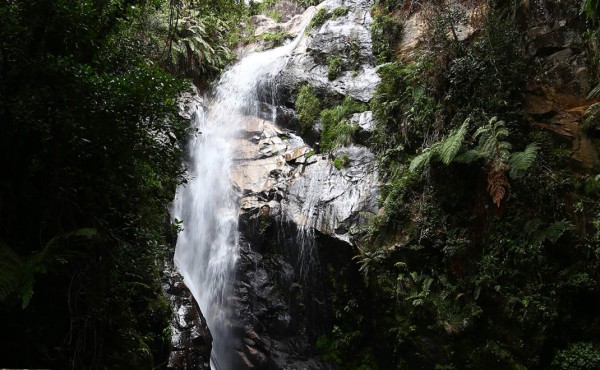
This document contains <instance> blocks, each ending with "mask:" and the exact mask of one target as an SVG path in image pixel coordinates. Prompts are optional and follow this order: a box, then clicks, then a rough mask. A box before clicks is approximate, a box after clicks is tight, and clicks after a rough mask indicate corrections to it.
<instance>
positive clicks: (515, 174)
mask: <svg viewBox="0 0 600 370" xmlns="http://www.w3.org/2000/svg"><path fill="white" fill-rule="evenodd" d="M539 149H540V146H539V144H537V143H531V144H529V145H527V147H526V148H525V150H524V151H522V152H516V153H512V154H511V155H510V159H509V161H508V163H509V166H510V170H509V176H510V177H511V178H513V179H516V178H519V177H520V176H521V174H522V173H523V172H524V171H526V170H527V169H528V168H529V167H531V165H532V164H533V161H535V158H536V156H537V152H538V150H539Z"/></svg>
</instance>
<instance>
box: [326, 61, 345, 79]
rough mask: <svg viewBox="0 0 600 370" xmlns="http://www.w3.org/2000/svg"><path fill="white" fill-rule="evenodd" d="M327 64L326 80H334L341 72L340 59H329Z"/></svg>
mask: <svg viewBox="0 0 600 370" xmlns="http://www.w3.org/2000/svg"><path fill="white" fill-rule="evenodd" d="M327 64H328V68H327V78H328V79H329V81H332V80H335V79H336V78H338V76H339V75H340V73H341V72H342V58H340V57H330V58H329V60H328V61H327Z"/></svg>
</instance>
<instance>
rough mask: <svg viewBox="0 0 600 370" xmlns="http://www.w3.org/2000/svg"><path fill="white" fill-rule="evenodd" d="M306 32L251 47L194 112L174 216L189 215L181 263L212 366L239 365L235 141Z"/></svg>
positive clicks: (179, 242) (179, 247) (179, 251)
mask: <svg viewBox="0 0 600 370" xmlns="http://www.w3.org/2000/svg"><path fill="white" fill-rule="evenodd" d="M303 28H304V27H302V29H303ZM303 34H304V32H303V31H301V32H300V33H299V35H298V37H296V39H295V40H294V41H293V42H291V43H289V44H287V45H284V46H281V47H279V48H276V49H272V50H269V51H266V52H262V53H255V54H251V55H249V56H247V57H245V58H243V59H242V60H241V61H239V62H238V63H236V64H235V65H233V66H232V67H231V68H229V69H228V70H227V71H226V72H225V73H224V74H223V75H222V77H221V79H220V80H219V81H218V83H217V84H216V85H215V86H214V88H213V93H212V94H211V96H209V97H207V98H206V99H205V100H206V101H209V102H210V103H209V105H208V106H207V107H205V108H199V109H198V110H197V112H196V113H195V115H194V116H195V119H194V122H193V125H194V128H195V129H196V130H197V133H196V134H195V135H193V136H192V137H191V139H190V142H189V148H188V149H189V163H187V166H188V177H189V181H188V182H187V183H186V184H185V185H182V186H180V187H179V189H178V190H177V195H176V198H175V201H174V204H173V217H174V218H175V219H178V220H182V221H183V223H182V225H183V230H182V231H181V232H180V234H179V236H178V239H177V246H176V249H175V265H176V266H177V267H178V269H179V271H180V272H181V274H182V275H183V277H184V280H185V284H186V285H187V286H188V287H189V288H190V290H191V292H192V294H193V296H194V298H195V299H196V301H197V302H198V304H199V306H200V309H201V310H202V313H203V314H204V316H205V317H206V321H207V323H208V327H209V329H210V331H211V333H212V336H213V350H212V354H211V368H212V369H221V370H227V369H231V368H232V367H233V365H232V364H231V363H230V360H231V358H232V357H233V356H232V355H231V352H230V351H232V348H231V347H232V344H233V343H234V341H235V339H236V338H234V333H232V332H231V328H230V325H229V324H230V321H231V319H232V318H233V317H234V316H232V315H234V313H233V312H230V310H228V308H229V307H230V305H229V304H228V299H229V298H230V295H231V292H232V287H233V279H234V275H235V264H236V259H237V258H238V250H237V247H238V212H239V205H238V203H239V202H238V199H239V196H238V194H237V193H236V191H235V189H234V187H233V183H232V179H231V169H232V163H233V161H232V154H233V151H234V148H233V143H234V141H235V139H236V137H237V136H238V135H239V133H240V131H241V128H242V126H243V125H244V117H245V116H252V115H254V116H258V115H259V114H260V113H261V109H260V107H261V102H260V101H259V99H258V96H259V95H260V94H259V93H263V95H264V93H265V92H266V93H268V94H270V95H271V96H273V80H274V77H275V76H276V75H277V74H278V73H279V72H280V71H281V70H282V69H283V68H284V67H285V65H286V63H287V61H288V59H289V56H290V55H291V52H292V51H293V49H294V48H295V47H296V46H297V45H298V43H299V42H300V39H301V37H302V35H303ZM265 89H266V90H265ZM273 114H274V113H273Z"/></svg>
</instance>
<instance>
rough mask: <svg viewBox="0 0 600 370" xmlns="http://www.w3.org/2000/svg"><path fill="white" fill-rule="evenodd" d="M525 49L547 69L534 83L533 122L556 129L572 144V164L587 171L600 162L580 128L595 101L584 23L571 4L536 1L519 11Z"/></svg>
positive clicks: (529, 105)
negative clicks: (588, 97)
mask: <svg viewBox="0 0 600 370" xmlns="http://www.w3.org/2000/svg"><path fill="white" fill-rule="evenodd" d="M520 20H521V23H522V24H523V25H524V28H525V29H526V31H525V42H526V50H527V53H528V54H529V56H530V57H531V59H532V60H533V61H534V62H535V63H536V64H537V69H539V70H541V71H544V72H543V73H541V74H539V75H537V76H536V78H535V79H534V80H532V81H531V83H530V84H529V87H528V91H527V95H526V106H525V111H526V113H527V114H528V116H529V118H530V120H531V121H532V124H533V125H535V126H537V127H539V128H541V129H543V130H548V131H549V132H551V133H553V134H554V135H555V136H556V137H557V139H558V140H561V141H564V142H565V143H567V144H568V145H569V146H570V149H571V158H572V160H573V163H574V164H575V165H577V166H578V167H580V168H581V169H583V170H587V171H589V170H595V169H598V166H599V165H600V162H599V159H598V152H597V150H596V148H595V146H594V145H593V144H592V142H591V141H590V139H589V138H588V137H587V135H585V134H584V133H583V132H582V131H581V127H580V125H579V123H580V122H581V120H582V117H583V113H584V112H585V110H586V109H587V108H588V107H589V106H590V104H592V102H590V101H587V100H586V99H585V97H586V95H587V93H588V92H589V91H590V90H591V89H592V87H593V86H590V85H589V83H588V81H590V80H592V79H591V78H590V73H591V71H590V70H589V66H588V63H587V55H586V51H585V50H586V46H585V41H584V40H583V39H582V37H581V36H580V35H581V34H582V33H583V30H584V29H585V23H584V19H583V17H582V15H581V14H580V13H579V9H578V8H577V7H576V6H573V5H572V4H566V3H562V2H557V1H550V0H534V1H531V2H530V5H529V8H528V9H527V10H526V11H525V12H524V13H523V14H520Z"/></svg>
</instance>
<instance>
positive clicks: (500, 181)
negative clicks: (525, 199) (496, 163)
mask: <svg viewBox="0 0 600 370" xmlns="http://www.w3.org/2000/svg"><path fill="white" fill-rule="evenodd" d="M487 180H488V187H487V190H488V193H490V195H491V197H492V200H493V202H494V204H495V205H496V207H500V202H502V199H504V196H505V195H506V189H507V188H508V179H507V178H506V172H505V171H490V172H489V173H488V178H487Z"/></svg>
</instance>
